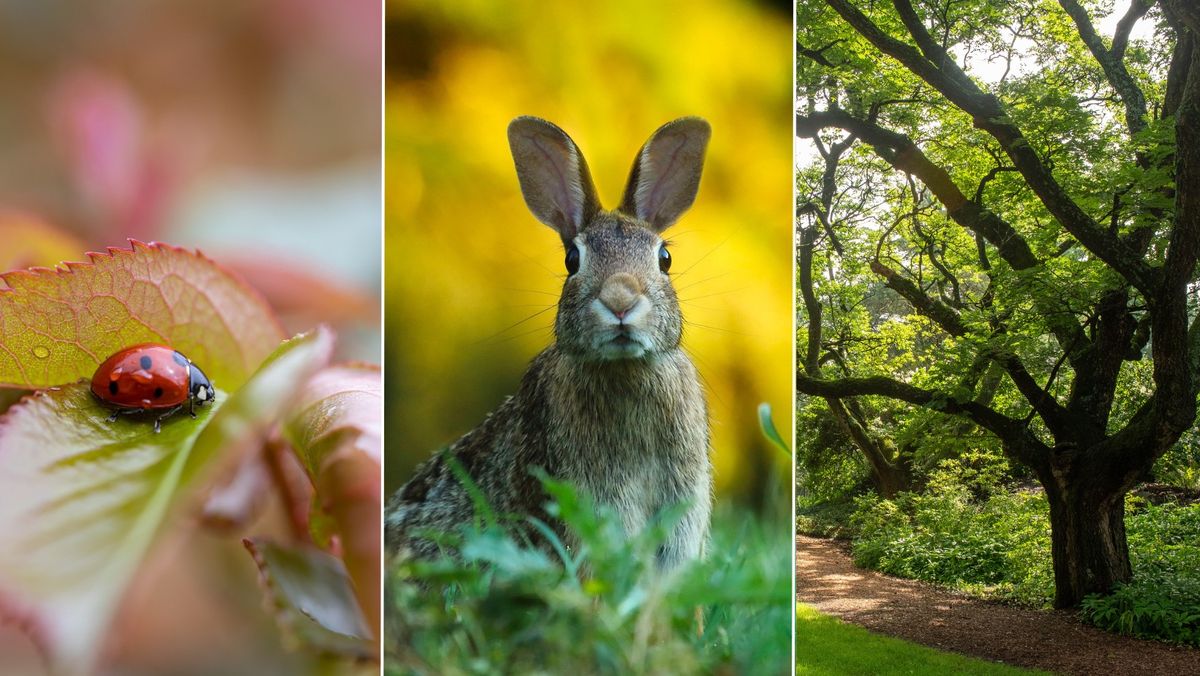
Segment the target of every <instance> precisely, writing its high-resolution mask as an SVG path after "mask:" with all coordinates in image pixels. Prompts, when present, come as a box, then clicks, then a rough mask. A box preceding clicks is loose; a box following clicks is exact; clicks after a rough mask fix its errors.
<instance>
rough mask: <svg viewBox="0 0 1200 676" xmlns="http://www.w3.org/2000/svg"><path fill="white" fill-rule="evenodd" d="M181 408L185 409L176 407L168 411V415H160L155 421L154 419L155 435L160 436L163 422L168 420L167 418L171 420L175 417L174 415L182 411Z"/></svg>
mask: <svg viewBox="0 0 1200 676" xmlns="http://www.w3.org/2000/svg"><path fill="white" fill-rule="evenodd" d="M181 408H183V407H182V406H176V407H174V408H171V409H167V412H166V413H163V414H162V415H160V416H158V417H157V418H155V419H154V433H155V434H158V433H159V432H161V431H162V421H163V420H166V419H167V418H170V417H171V416H173V415H175V414H176V413H178V412H179V409H181Z"/></svg>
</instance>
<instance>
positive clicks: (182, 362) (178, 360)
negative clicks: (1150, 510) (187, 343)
mask: <svg viewBox="0 0 1200 676" xmlns="http://www.w3.org/2000/svg"><path fill="white" fill-rule="evenodd" d="M171 356H172V357H174V358H175V363H176V364H179V365H180V366H187V365H188V360H187V357H185V356H183V355H182V354H179V353H178V352H176V353H175V354H173V355H171Z"/></svg>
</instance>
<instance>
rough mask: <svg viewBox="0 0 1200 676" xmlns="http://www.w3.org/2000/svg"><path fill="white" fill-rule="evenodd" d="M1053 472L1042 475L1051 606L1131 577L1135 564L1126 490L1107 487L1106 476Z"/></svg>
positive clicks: (1070, 605) (1075, 603)
mask: <svg viewBox="0 0 1200 676" xmlns="http://www.w3.org/2000/svg"><path fill="white" fill-rule="evenodd" d="M1073 474H1074V473H1064V472H1061V471H1060V472H1056V473H1054V475H1052V476H1050V477H1045V478H1043V480H1042V483H1043V486H1044V487H1045V489H1046V498H1047V499H1048V500H1049V501H1050V543H1051V547H1050V549H1051V556H1052V558H1053V563H1054V607H1055V608H1074V607H1076V606H1078V605H1079V604H1080V602H1082V601H1083V599H1084V597H1085V596H1087V595H1088V594H1104V593H1108V592H1110V591H1111V590H1112V587H1113V585H1114V584H1116V583H1118V582H1129V581H1130V580H1131V579H1132V578H1133V569H1132V567H1131V566H1130V563H1129V546H1128V544H1127V543H1126V540H1125V493H1126V491H1127V489H1125V490H1113V489H1112V488H1105V487H1104V486H1103V484H1104V483H1108V482H1106V481H1103V479H1104V478H1107V477H1083V476H1075V477H1074V479H1073V480H1072V479H1069V478H1068V477H1071V476H1072V475H1073Z"/></svg>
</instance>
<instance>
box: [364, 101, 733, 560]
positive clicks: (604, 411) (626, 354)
mask: <svg viewBox="0 0 1200 676" xmlns="http://www.w3.org/2000/svg"><path fill="white" fill-rule="evenodd" d="M709 136H710V128H709V125H708V123H707V122H706V121H704V120H703V119H701V118H698V117H685V118H681V119H678V120H675V121H673V122H669V123H667V124H665V125H663V126H662V127H660V128H659V129H658V131H656V132H654V134H653V135H652V136H651V137H650V139H649V140H648V141H647V142H646V144H645V145H644V146H643V147H642V148H641V150H640V151H639V152H638V154H637V157H636V159H635V161H634V164H633V169H632V172H631V174H630V177H629V181H628V184H627V186H626V188H625V192H624V197H623V199H622V201H621V205H620V207H618V208H617V209H616V210H615V211H606V210H604V209H602V208H601V207H600V202H599V199H598V198H597V196H596V191H595V188H594V187H593V184H592V179H591V176H590V174H589V172H588V168H587V163H586V162H585V161H584V159H583V155H582V154H581V153H580V151H579V148H578V147H577V146H576V145H575V143H574V141H572V140H571V138H570V137H569V136H567V134H566V133H565V132H563V131H562V130H561V129H559V128H558V127H557V126H555V125H554V124H551V123H550V122H547V121H545V120H542V119H539V118H536V117H518V118H516V119H515V120H513V121H512V123H511V124H510V125H509V127H508V140H509V145H510V147H511V150H512V156H513V160H514V162H515V164H516V170H517V178H518V180H519V182H520V185H521V192H522V194H523V196H524V198H525V202H526V204H527V205H528V207H529V209H530V211H532V212H533V215H534V216H536V217H537V219H538V220H540V221H541V222H543V223H545V224H546V225H548V226H550V227H551V228H553V229H554V230H555V231H556V232H557V233H558V234H559V236H560V237H561V238H562V243H563V247H564V249H565V251H566V269H567V278H566V280H565V281H564V283H563V288H562V295H561V298H560V299H559V302H558V314H557V317H556V319H555V324H554V332H555V338H556V342H555V343H554V344H552V345H550V346H549V347H547V348H546V349H545V350H544V351H542V352H541V353H540V354H539V355H538V356H537V357H536V358H534V360H533V362H532V363H531V364H530V366H529V368H528V370H527V371H526V373H525V375H524V376H523V378H522V380H521V384H520V388H519V389H518V390H517V393H516V394H515V395H513V396H511V397H509V398H507V399H506V400H505V401H504V402H503V403H502V404H501V405H500V406H499V408H497V409H496V410H495V411H493V412H492V413H491V414H489V415H488V416H487V418H486V419H485V420H484V421H483V423H481V424H480V425H479V426H478V427H476V428H475V429H474V430H472V431H470V432H468V433H467V434H466V435H464V436H463V437H462V438H460V439H459V440H458V441H456V442H454V443H453V444H452V445H451V446H450V447H448V448H447V449H445V450H443V451H442V452H440V453H439V454H437V455H435V456H434V457H433V458H431V459H429V460H427V461H426V462H424V463H423V464H422V465H421V466H420V467H419V468H418V469H417V471H416V474H415V476H413V478H412V479H411V480H409V481H408V482H407V483H406V484H405V485H404V486H403V487H401V488H400V489H399V490H398V491H397V492H396V493H395V494H394V495H393V496H392V498H391V499H390V500H389V504H388V507H387V515H386V534H387V537H386V539H387V549H388V550H389V551H390V552H392V553H399V554H401V555H407V556H412V557H418V558H430V557H433V556H435V555H437V554H438V552H439V547H438V545H437V544H435V543H434V542H433V541H432V540H430V539H428V537H427V534H428V533H430V532H453V531H454V530H456V529H458V528H460V527H461V526H462V525H464V524H468V523H470V522H471V521H472V519H473V518H474V503H473V501H472V499H471V496H470V495H469V494H468V491H467V490H466V489H465V488H464V487H463V485H462V484H461V483H460V481H459V479H458V478H457V477H456V474H455V472H454V471H453V470H452V469H451V466H450V464H449V463H448V462H447V458H448V457H451V456H452V457H454V458H455V459H456V460H457V462H458V464H459V465H460V466H461V468H462V469H463V470H465V471H466V473H467V474H468V475H469V476H470V477H471V479H472V480H473V481H474V483H475V484H476V485H477V486H478V487H479V489H480V490H481V491H482V493H483V495H484V496H485V497H486V498H487V500H488V502H489V503H490V505H491V507H492V508H493V509H494V511H495V512H496V513H497V514H517V515H528V516H535V517H538V518H541V519H543V520H544V521H546V522H547V523H550V524H552V526H553V527H554V528H555V530H556V532H557V534H558V535H559V536H560V537H562V538H563V540H564V542H565V543H566V544H567V546H568V547H573V546H575V545H576V543H574V542H573V540H572V537H571V535H570V533H566V532H563V531H564V529H563V528H562V526H561V524H558V523H556V522H555V521H554V520H553V519H550V518H548V516H547V515H546V513H545V511H544V505H545V503H546V502H547V500H548V497H547V495H546V494H545V491H544V490H543V488H542V485H541V482H540V481H539V480H538V478H537V477H536V476H534V475H533V474H531V470H532V469H534V468H541V469H542V470H543V471H545V472H546V473H547V474H548V475H549V476H551V477H554V478H556V479H559V480H566V481H569V482H571V483H573V484H574V485H575V486H577V487H579V488H580V489H582V490H583V491H586V492H587V493H589V494H590V495H591V496H592V497H593V498H594V499H595V501H596V503H598V504H603V505H609V506H611V507H612V508H613V509H614V510H615V511H616V513H617V514H618V515H619V517H620V520H621V522H622V525H623V526H624V528H625V531H626V533H629V534H635V533H637V532H639V531H640V530H641V529H642V528H644V527H645V526H646V524H647V523H648V522H649V521H650V520H651V519H652V518H653V517H654V516H655V515H656V514H657V513H658V512H659V511H660V510H663V509H664V508H668V507H673V506H675V505H680V504H686V505H687V507H686V509H687V511H686V513H685V514H684V516H683V518H682V520H681V521H679V522H678V525H677V526H675V528H674V530H673V532H672V533H670V534H669V536H668V538H667V540H666V542H665V543H664V544H663V545H662V546H661V547H660V548H659V551H658V552H657V561H656V563H657V567H658V568H659V569H660V570H670V569H673V568H675V567H677V566H678V565H679V564H680V563H682V562H684V561H687V560H690V559H695V558H698V557H700V556H701V555H702V552H703V548H704V546H705V542H706V540H707V537H708V529H709V516H710V512H711V507H712V463H711V461H710V458H709V428H708V412H707V405H706V402H705V397H704V392H703V390H702V388H701V386H700V382H699V379H698V376H697V372H696V368H695V367H694V366H693V364H692V362H691V360H690V359H689V358H688V356H687V354H685V352H684V350H683V349H682V348H681V346H680V339H681V337H682V333H683V318H682V316H681V314H680V308H679V300H678V298H677V296H676V293H675V289H674V287H673V286H672V284H671V278H670V274H669V270H670V264H671V255H670V252H669V251H668V250H667V245H666V243H664V241H663V239H662V238H661V236H660V233H662V232H663V231H664V230H665V229H666V228H668V227H669V226H670V225H671V224H672V223H674V222H675V221H676V220H677V219H678V218H679V217H680V216H681V215H682V214H683V213H684V212H685V211H686V210H687V209H688V208H689V207H691V205H692V202H693V201H694V200H695V197H696V193H697V190H698V188H699V184H700V173H701V169H702V166H703V163H704V152H705V149H706V147H707V145H708V139H709ZM423 534H425V535H423ZM543 544H545V543H543Z"/></svg>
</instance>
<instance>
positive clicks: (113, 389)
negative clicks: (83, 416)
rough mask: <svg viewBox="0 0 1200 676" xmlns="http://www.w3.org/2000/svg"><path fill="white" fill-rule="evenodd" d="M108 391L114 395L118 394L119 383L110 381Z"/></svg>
mask: <svg viewBox="0 0 1200 676" xmlns="http://www.w3.org/2000/svg"><path fill="white" fill-rule="evenodd" d="M108 391H109V392H112V393H113V394H116V393H117V381H115V380H110V381H108Z"/></svg>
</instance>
